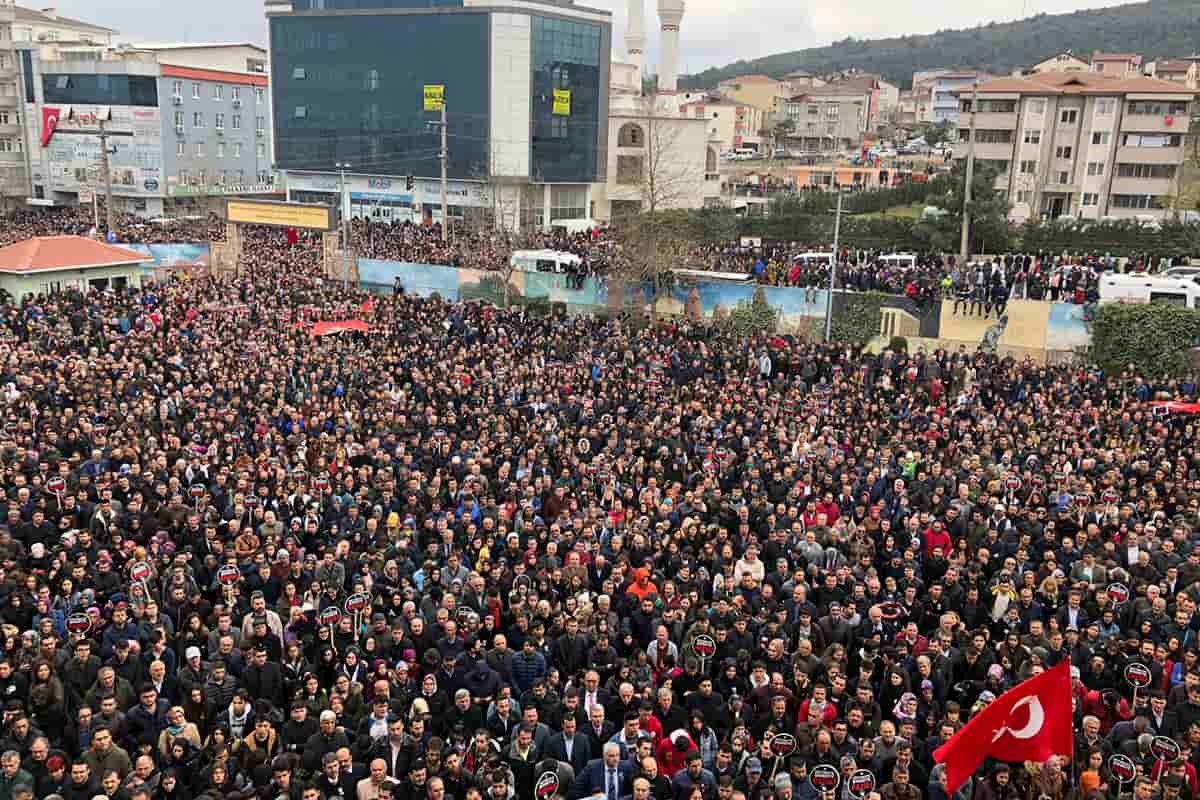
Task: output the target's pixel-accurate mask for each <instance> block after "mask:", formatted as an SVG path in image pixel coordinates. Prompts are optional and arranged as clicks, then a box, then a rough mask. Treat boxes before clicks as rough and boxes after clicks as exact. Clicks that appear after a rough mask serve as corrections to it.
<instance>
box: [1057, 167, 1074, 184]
mask: <svg viewBox="0 0 1200 800" xmlns="http://www.w3.org/2000/svg"><path fill="white" fill-rule="evenodd" d="M1058 182H1059V183H1062V184H1067V183H1070V182H1071V173H1069V172H1067V171H1065V170H1063V171H1062V172H1059V173H1058Z"/></svg>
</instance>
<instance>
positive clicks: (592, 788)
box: [575, 742, 633, 800]
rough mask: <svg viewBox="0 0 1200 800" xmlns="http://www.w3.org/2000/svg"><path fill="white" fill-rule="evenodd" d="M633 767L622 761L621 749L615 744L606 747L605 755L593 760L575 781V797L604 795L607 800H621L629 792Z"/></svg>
mask: <svg viewBox="0 0 1200 800" xmlns="http://www.w3.org/2000/svg"><path fill="white" fill-rule="evenodd" d="M632 777H633V765H632V764H630V763H629V762H628V761H622V760H621V748H620V746H618V745H617V744H616V743H615V742H612V743H609V744H606V745H604V755H603V756H602V757H601V758H595V759H592V760H591V761H590V762H588V765H587V766H586V767H584V768H583V772H582V773H580V775H579V776H578V777H577V778H576V779H575V797H576V798H583V797H591V796H592V795H603V796H604V798H605V800H620V798H621V797H623V796H625V794H626V793H628V791H629V781H630V779H631V778H632Z"/></svg>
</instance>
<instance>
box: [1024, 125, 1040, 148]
mask: <svg viewBox="0 0 1200 800" xmlns="http://www.w3.org/2000/svg"><path fill="white" fill-rule="evenodd" d="M1041 143H1042V132H1041V131H1040V130H1039V129H1037V128H1026V129H1025V144H1041Z"/></svg>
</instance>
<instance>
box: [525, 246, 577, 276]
mask: <svg viewBox="0 0 1200 800" xmlns="http://www.w3.org/2000/svg"><path fill="white" fill-rule="evenodd" d="M581 261H582V259H580V258H579V256H577V255H575V254H574V253H563V252H561V251H559V250H517V251H516V252H514V253H513V254H512V260H511V261H510V262H509V263H511V264H512V266H513V267H514V268H515V269H517V270H518V271H519V272H553V273H555V274H559V275H561V274H562V273H564V272H566V271H567V267H568V266H579V264H580V263H581Z"/></svg>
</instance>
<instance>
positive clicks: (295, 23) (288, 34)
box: [270, 0, 489, 178]
mask: <svg viewBox="0 0 1200 800" xmlns="http://www.w3.org/2000/svg"><path fill="white" fill-rule="evenodd" d="M301 1H302V2H303V0H301ZM308 1H309V2H310V3H311V2H317V0H308ZM331 1H335V2H341V3H351V2H360V3H367V2H372V3H375V4H376V5H381V4H384V3H387V4H389V5H391V4H397V3H399V2H401V0H323V2H324V3H325V4H328V3H330V2H331ZM404 7H407V6H404ZM270 26H271V76H272V80H271V84H272V91H273V93H274V115H275V147H276V161H277V163H278V164H279V166H280V167H282V168H284V169H292V170H295V169H307V170H322V171H326V170H328V171H332V170H334V169H335V166H334V165H335V164H337V163H339V162H341V163H349V164H350V165H351V168H352V169H353V171H354V172H358V173H376V174H385V175H408V174H413V175H424V176H432V175H436V174H438V173H439V172H440V169H441V167H440V164H439V162H438V152H439V149H440V133H439V132H438V129H437V128H436V127H433V126H430V125H429V124H428V123H429V122H431V121H436V120H439V119H440V114H438V113H434V112H425V111H424V110H423V108H422V102H423V100H422V88H423V86H424V85H425V84H442V85H444V86H445V87H446V101H447V129H448V135H449V153H450V159H449V167H448V169H449V173H450V176H451V177H455V178H472V177H481V176H483V175H486V174H487V165H488V159H487V138H488V132H489V111H488V54H489V50H488V33H489V29H488V14H487V12H486V11H481V12H479V13H467V12H460V13H452V14H437V13H434V14H400V15H396V14H393V15H387V14H380V15H328V16H315V15H314V16H304V15H297V16H280V17H273V18H271V20H270Z"/></svg>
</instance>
